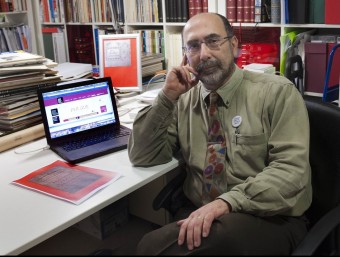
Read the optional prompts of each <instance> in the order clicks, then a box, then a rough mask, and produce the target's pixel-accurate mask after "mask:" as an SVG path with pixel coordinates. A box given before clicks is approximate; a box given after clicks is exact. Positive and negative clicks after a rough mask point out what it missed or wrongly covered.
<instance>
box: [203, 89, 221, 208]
mask: <svg viewBox="0 0 340 257" xmlns="http://www.w3.org/2000/svg"><path fill="white" fill-rule="evenodd" d="M218 97H219V95H218V94H217V93H216V92H211V93H210V105H209V109H208V116H209V128H208V146H207V147H208V149H207V156H206V160H205V168H204V170H203V182H204V183H203V190H202V203H203V204H206V203H208V202H211V201H212V200H214V199H215V198H216V197H217V196H219V195H220V194H221V192H222V191H221V188H224V189H225V187H226V185H225V184H223V177H224V176H221V175H223V173H224V170H225V153H226V140H225V137H224V132H223V128H222V126H221V122H220V119H219V116H218V108H217V100H218Z"/></svg>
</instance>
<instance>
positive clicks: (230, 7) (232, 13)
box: [226, 0, 237, 23]
mask: <svg viewBox="0 0 340 257" xmlns="http://www.w3.org/2000/svg"><path fill="white" fill-rule="evenodd" d="M226 1H227V19H228V20H229V22H231V23H232V22H236V21H237V9H236V0H226Z"/></svg>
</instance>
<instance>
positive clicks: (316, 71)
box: [305, 42, 340, 95]
mask: <svg viewBox="0 0 340 257" xmlns="http://www.w3.org/2000/svg"><path fill="white" fill-rule="evenodd" d="M334 45H335V43H311V42H306V43H305V92H310V93H317V94H319V95H320V94H321V95H322V94H323V90H324V85H325V79H326V71H327V65H328V61H329V56H330V53H331V51H332V48H333V46H334ZM339 73H340V51H336V52H335V54H334V57H333V63H332V69H331V72H330V77H329V83H328V87H331V86H334V85H336V84H337V83H339Z"/></svg>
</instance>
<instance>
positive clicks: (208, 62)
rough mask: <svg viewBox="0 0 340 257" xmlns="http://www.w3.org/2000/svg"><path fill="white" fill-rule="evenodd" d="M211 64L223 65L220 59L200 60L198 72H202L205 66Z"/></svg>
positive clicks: (197, 67)
mask: <svg viewBox="0 0 340 257" xmlns="http://www.w3.org/2000/svg"><path fill="white" fill-rule="evenodd" d="M210 66H221V63H220V62H219V61H218V60H208V61H205V62H200V63H199V64H198V65H197V66H196V71H197V72H198V73H201V72H202V71H203V70H204V69H205V68H207V67H210Z"/></svg>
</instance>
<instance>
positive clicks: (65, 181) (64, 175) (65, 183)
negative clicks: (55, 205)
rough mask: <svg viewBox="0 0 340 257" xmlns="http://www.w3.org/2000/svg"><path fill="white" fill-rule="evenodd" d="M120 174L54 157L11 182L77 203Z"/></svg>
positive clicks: (108, 183) (110, 182) (114, 179)
mask: <svg viewBox="0 0 340 257" xmlns="http://www.w3.org/2000/svg"><path fill="white" fill-rule="evenodd" d="M119 177H121V174H120V173H118V172H113V171H108V170H102V169H95V168H91V167H87V166H83V165H72V164H69V163H67V162H64V161H60V160H57V161H55V162H52V163H51V164H49V165H47V166H44V167H42V168H40V169H38V170H35V171H33V172H31V173H29V174H28V175H26V176H24V177H22V178H19V179H16V180H14V181H12V182H11V183H12V184H13V185H16V186H21V187H24V188H27V189H31V190H34V191H37V192H40V193H43V194H46V195H49V196H52V197H55V198H58V199H61V200H64V201H67V202H70V203H73V204H76V205H79V204H81V203H82V202H84V201H85V200H87V199H88V198H90V197H91V196H92V195H94V194H95V193H97V192H98V191H99V190H101V189H103V188H104V187H106V186H108V185H110V184H112V183H113V182H114V181H116V180H117V179H118V178H119Z"/></svg>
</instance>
